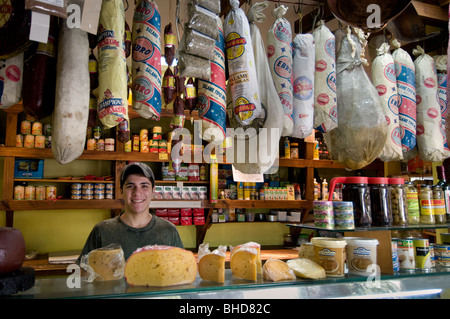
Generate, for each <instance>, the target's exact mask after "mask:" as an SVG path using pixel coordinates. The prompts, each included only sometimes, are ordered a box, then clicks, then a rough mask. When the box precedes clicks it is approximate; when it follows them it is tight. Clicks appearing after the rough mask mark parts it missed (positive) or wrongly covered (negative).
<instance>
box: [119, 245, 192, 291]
mask: <svg viewBox="0 0 450 319" xmlns="http://www.w3.org/2000/svg"><path fill="white" fill-rule="evenodd" d="M196 276H197V261H196V259H195V256H194V254H193V253H192V252H190V251H187V250H185V249H181V248H178V247H171V246H158V245H153V246H145V247H142V248H139V249H137V250H136V251H135V252H133V254H131V256H130V257H129V258H128V260H127V263H126V265H125V279H126V281H127V283H128V284H129V285H132V286H156V287H166V286H174V285H182V284H188V283H192V282H193V281H194V280H195V277H196Z"/></svg>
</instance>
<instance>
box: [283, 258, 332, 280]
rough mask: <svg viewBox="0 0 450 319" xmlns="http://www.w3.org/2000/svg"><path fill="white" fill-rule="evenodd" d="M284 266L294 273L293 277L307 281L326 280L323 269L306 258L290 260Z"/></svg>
mask: <svg viewBox="0 0 450 319" xmlns="http://www.w3.org/2000/svg"><path fill="white" fill-rule="evenodd" d="M286 264H287V265H288V266H289V268H291V269H292V270H293V271H294V274H295V276H297V277H299V278H308V279H324V278H326V273H325V269H323V267H322V266H320V265H319V264H317V263H315V262H314V261H312V260H310V259H308V258H296V259H290V260H288V261H287V262H286Z"/></svg>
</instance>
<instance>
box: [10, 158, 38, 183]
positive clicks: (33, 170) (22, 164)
mask: <svg viewBox="0 0 450 319" xmlns="http://www.w3.org/2000/svg"><path fill="white" fill-rule="evenodd" d="M14 178H29V179H42V178H44V160H42V159H16V160H15V164H14Z"/></svg>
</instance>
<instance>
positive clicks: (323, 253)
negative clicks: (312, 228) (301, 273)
mask: <svg viewBox="0 0 450 319" xmlns="http://www.w3.org/2000/svg"><path fill="white" fill-rule="evenodd" d="M311 243H312V244H313V246H314V255H315V258H316V260H315V262H316V263H318V264H319V265H320V266H322V267H323V269H325V273H326V275H327V277H343V276H344V270H345V269H344V255H345V254H344V249H345V246H346V244H347V242H346V241H345V240H344V239H340V238H328V237H314V238H312V239H311Z"/></svg>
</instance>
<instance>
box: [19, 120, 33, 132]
mask: <svg viewBox="0 0 450 319" xmlns="http://www.w3.org/2000/svg"><path fill="white" fill-rule="evenodd" d="M20 134H23V135H27V134H31V122H30V121H22V122H20Z"/></svg>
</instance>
